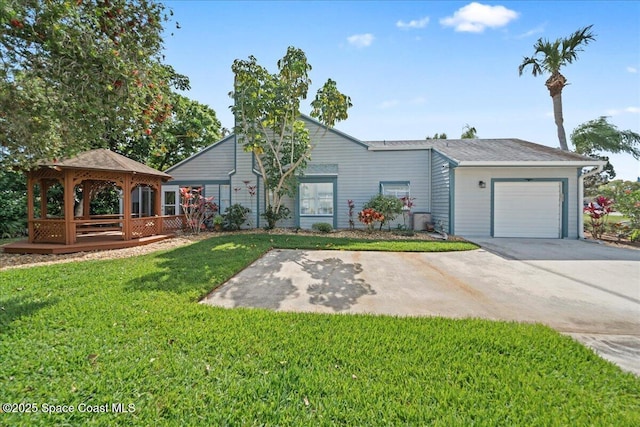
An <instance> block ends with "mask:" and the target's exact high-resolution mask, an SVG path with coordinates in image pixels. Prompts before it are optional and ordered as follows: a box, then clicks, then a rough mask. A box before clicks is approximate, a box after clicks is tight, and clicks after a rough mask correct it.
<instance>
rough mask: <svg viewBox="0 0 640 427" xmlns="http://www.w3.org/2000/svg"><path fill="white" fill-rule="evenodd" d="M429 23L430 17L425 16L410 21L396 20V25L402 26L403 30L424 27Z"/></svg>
mask: <svg viewBox="0 0 640 427" xmlns="http://www.w3.org/2000/svg"><path fill="white" fill-rule="evenodd" d="M428 23H429V17H428V16H425V17H424V18H421V19H412V20H411V21H409V22H404V21H402V20H400V21H398V22H396V27H398V28H402V29H403V30H410V29H413V28H424V27H426V26H427V24H428Z"/></svg>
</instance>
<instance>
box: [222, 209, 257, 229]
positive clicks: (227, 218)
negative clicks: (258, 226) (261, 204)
mask: <svg viewBox="0 0 640 427" xmlns="http://www.w3.org/2000/svg"><path fill="white" fill-rule="evenodd" d="M249 212H251V209H249V208H245V207H244V206H242V205H241V204H240V203H234V204H233V205H231V206H229V207H228V208H227V209H225V211H224V215H223V216H224V228H225V230H231V231H233V230H240V227H242V224H244V223H245V221H246V220H247V217H248V215H249Z"/></svg>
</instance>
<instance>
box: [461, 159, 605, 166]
mask: <svg viewBox="0 0 640 427" xmlns="http://www.w3.org/2000/svg"><path fill="white" fill-rule="evenodd" d="M605 164H607V162H603V161H600V160H593V161H592V162H589V163H587V162H585V161H571V160H560V161H535V160H521V161H483V162H472V161H468V160H464V161H461V162H458V166H457V167H465V166H468V167H478V166H480V167H521V166H524V167H585V166H600V165H605Z"/></svg>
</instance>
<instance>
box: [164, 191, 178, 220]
mask: <svg viewBox="0 0 640 427" xmlns="http://www.w3.org/2000/svg"><path fill="white" fill-rule="evenodd" d="M177 205H178V204H177V203H176V192H175V190H171V191H165V192H164V214H165V215H175V214H176V206H177Z"/></svg>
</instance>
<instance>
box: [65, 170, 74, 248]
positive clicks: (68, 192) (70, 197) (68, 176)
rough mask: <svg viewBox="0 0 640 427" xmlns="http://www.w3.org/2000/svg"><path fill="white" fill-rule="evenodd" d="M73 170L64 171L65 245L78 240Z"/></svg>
mask: <svg viewBox="0 0 640 427" xmlns="http://www.w3.org/2000/svg"><path fill="white" fill-rule="evenodd" d="M73 176H74V171H73V170H65V171H64V229H65V239H64V241H65V245H72V244H74V243H75V242H76V228H75V223H74V220H75V218H74V212H73V208H74V204H75V197H74V188H73Z"/></svg>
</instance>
